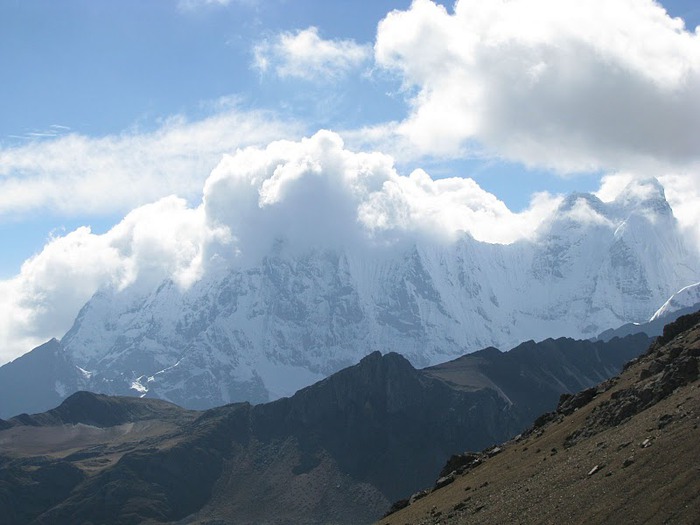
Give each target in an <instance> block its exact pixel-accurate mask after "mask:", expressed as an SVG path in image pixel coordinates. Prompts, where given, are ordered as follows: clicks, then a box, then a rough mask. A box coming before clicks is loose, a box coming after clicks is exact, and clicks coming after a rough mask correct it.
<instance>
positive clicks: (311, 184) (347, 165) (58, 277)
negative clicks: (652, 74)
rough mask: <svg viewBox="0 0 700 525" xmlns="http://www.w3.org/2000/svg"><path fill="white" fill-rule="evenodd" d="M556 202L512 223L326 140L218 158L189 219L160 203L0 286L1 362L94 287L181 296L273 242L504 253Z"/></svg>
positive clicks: (484, 198)
mask: <svg viewBox="0 0 700 525" xmlns="http://www.w3.org/2000/svg"><path fill="white" fill-rule="evenodd" d="M558 203H559V199H558V198H556V197H551V196H549V195H546V194H541V195H538V196H536V197H535V198H534V199H533V202H532V205H531V207H530V209H529V210H528V211H526V212H523V213H520V214H516V213H512V212H511V211H510V210H508V208H507V207H506V206H505V205H504V204H503V202H501V201H499V200H498V199H497V198H496V197H494V196H493V195H491V194H489V193H488V192H486V191H484V190H482V189H481V188H480V187H479V186H478V185H477V184H476V183H475V182H474V181H473V180H471V179H460V178H453V179H443V180H433V179H432V178H431V177H430V176H429V175H428V174H427V173H425V172H424V171H422V170H417V171H415V172H413V173H412V174H410V175H409V176H403V175H401V174H399V173H398V172H397V171H396V169H395V167H394V163H393V159H392V158H391V157H389V156H387V155H384V154H381V153H355V152H352V151H349V150H347V149H345V147H344V144H343V142H342V140H341V139H340V137H339V136H338V135H336V134H334V133H331V132H328V131H321V132H319V133H317V134H316V135H314V136H312V137H310V138H306V139H303V140H301V141H298V142H293V141H276V142H273V143H271V144H269V145H268V146H267V147H265V148H260V147H248V148H245V149H239V150H238V151H236V152H235V153H234V154H232V155H226V156H225V157H224V158H223V160H221V162H220V163H219V165H218V166H217V167H216V168H215V169H214V170H213V172H212V173H211V175H210V177H209V178H208V179H207V181H206V183H205V185H204V191H203V198H202V204H201V205H199V206H197V207H195V208H191V207H189V206H188V205H187V203H186V201H185V200H183V199H180V198H177V197H166V198H163V199H161V200H159V201H157V202H155V203H153V204H148V205H145V206H142V207H140V208H137V209H135V210H134V211H132V212H131V213H129V214H128V215H127V216H126V217H125V218H124V220H123V221H122V222H121V223H119V224H118V225H116V226H115V227H114V228H112V229H111V230H110V231H108V232H107V233H105V234H102V235H96V234H94V233H92V232H91V231H90V230H89V228H79V229H77V230H75V231H74V232H71V233H69V234H67V235H65V236H62V237H56V238H54V239H52V240H51V241H50V242H49V243H48V244H47V245H46V246H45V248H44V249H43V251H42V252H41V253H39V254H38V255H36V256H34V257H32V258H31V259H29V260H28V261H27V262H25V264H24V265H23V266H22V269H21V272H20V274H19V275H17V276H16V277H14V278H13V279H9V280H5V281H0V352H1V353H0V363H2V362H4V361H6V360H9V359H12V358H14V357H16V356H18V355H20V354H22V353H24V352H26V351H27V350H29V349H30V348H32V347H33V346H36V344H39V343H41V342H43V341H45V340H46V339H48V338H50V337H60V336H62V335H63V334H64V333H65V332H66V331H67V330H68V329H69V328H70V325H71V323H72V321H73V319H74V318H75V316H76V315H77V313H78V310H79V308H80V307H81V306H82V305H83V304H84V302H85V301H87V299H89V297H90V296H91V295H92V294H93V293H94V292H95V291H96V290H98V289H99V288H100V287H102V286H114V287H117V288H124V287H129V286H132V287H133V288H135V289H139V288H140V286H141V285H144V286H147V285H149V284H152V283H154V282H158V281H160V280H162V279H164V278H171V279H174V280H175V281H176V282H177V283H179V284H180V285H181V286H183V287H186V286H189V285H190V284H192V283H193V282H194V281H196V280H197V279H198V278H200V277H201V275H202V274H203V273H204V272H206V271H207V270H209V269H210V268H212V267H218V265H220V264H221V263H222V261H228V262H229V263H232V264H246V263H247V262H251V259H252V260H253V262H254V260H255V259H256V258H258V257H260V255H261V254H263V253H266V252H268V251H269V250H270V248H271V247H272V246H273V244H274V243H276V242H277V241H278V240H279V239H281V238H282V239H286V240H288V241H289V243H288V245H289V246H290V247H291V249H304V248H308V247H311V246H323V247H332V246H336V247H354V248H356V249H362V247H370V246H377V245H379V246H385V245H386V244H387V243H391V242H395V241H400V240H411V239H416V238H418V237H429V238H431V239H434V240H435V241H436V242H440V241H441V240H442V242H449V241H450V240H453V239H455V238H457V237H458V236H460V235H462V234H463V232H468V233H470V234H472V235H473V236H474V237H476V238H478V239H483V240H488V241H492V242H508V241H512V240H515V239H517V238H521V237H528V236H532V235H533V234H534V232H535V231H536V228H537V226H538V225H539V224H540V223H541V222H542V221H543V220H544V218H546V217H547V216H548V215H549V213H551V211H552V209H553V208H555V207H556V206H557V205H558Z"/></svg>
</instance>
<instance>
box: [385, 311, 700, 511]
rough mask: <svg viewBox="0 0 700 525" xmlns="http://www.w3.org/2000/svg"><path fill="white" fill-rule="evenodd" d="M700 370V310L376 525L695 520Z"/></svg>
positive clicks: (457, 462) (458, 459) (460, 459)
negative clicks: (622, 365)
mask: <svg viewBox="0 0 700 525" xmlns="http://www.w3.org/2000/svg"><path fill="white" fill-rule="evenodd" d="M699 365H700V312H697V313H695V314H691V315H686V316H682V317H680V318H679V319H678V320H677V321H675V322H674V323H672V324H670V325H667V326H666V328H665V329H664V333H663V335H662V336H661V337H660V338H659V339H658V340H657V341H656V342H655V343H654V344H653V345H652V346H651V347H650V348H649V350H648V351H647V352H646V353H645V354H644V355H642V356H640V357H638V358H636V359H634V360H633V361H631V362H630V363H628V365H626V366H625V370H624V371H623V372H622V373H621V374H620V375H619V376H616V377H614V378H611V379H609V380H607V381H605V382H603V383H600V384H599V385H597V386H596V387H593V388H590V389H586V390H584V391H582V392H579V393H578V394H575V395H564V396H562V398H561V400H560V403H559V405H558V407H557V409H556V410H555V411H553V412H550V413H547V414H543V415H542V416H541V417H539V418H538V419H537V421H536V422H535V424H534V425H533V426H532V427H531V428H529V429H528V430H527V431H525V432H523V433H522V434H521V435H518V436H516V437H515V438H514V439H512V440H511V441H509V442H507V443H504V444H502V445H501V446H499V447H497V448H498V450H499V452H498V454H495V455H494V454H493V451H494V450H495V449H487V450H484V451H482V452H477V453H475V452H469V453H462V454H457V455H454V456H453V457H452V458H451V459H450V460H449V461H448V462H447V464H446V465H445V467H444V468H443V470H442V472H441V473H440V478H438V481H437V482H436V483H435V484H434V486H433V489H429V490H425V491H423V492H421V493H419V494H420V495H421V497H420V498H418V499H414V498H410V499H403V500H401V501H399V502H397V504H396V505H394V506H393V507H392V508H391V510H393V511H394V512H392V513H391V514H390V515H388V516H386V517H385V518H384V519H382V520H381V521H380V522H379V523H381V524H382V525H394V524H404V523H421V524H437V523H443V524H448V525H455V524H466V523H507V522H511V521H513V520H516V521H517V522H519V523H525V524H528V523H560V522H561V520H562V519H566V520H567V521H570V522H572V523H579V522H590V523H638V522H639V523H641V522H653V523H669V522H674V523H695V522H696V521H697V517H698V516H700V474H699V472H700V461H699V460H698V456H697V446H698V437H699V435H698V425H699V424H700V389H699V388H698V387H699V386H700V383H699V382H700V373H699ZM445 478H448V479H449V480H450V481H449V483H446V482H445ZM404 498H406V495H404Z"/></svg>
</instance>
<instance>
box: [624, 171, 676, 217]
mask: <svg viewBox="0 0 700 525" xmlns="http://www.w3.org/2000/svg"><path fill="white" fill-rule="evenodd" d="M614 203H615V204H616V205H618V206H619V207H620V208H622V209H623V210H625V211H627V212H635V211H636V212H640V211H644V212H651V213H653V214H654V215H656V216H665V217H673V210H672V209H671V206H670V205H669V203H668V201H667V200H666V192H665V190H664V187H663V186H662V184H661V183H660V182H659V181H658V179H656V178H653V177H651V178H647V179H640V180H634V181H632V182H630V183H629V184H628V185H627V186H625V188H624V189H623V190H622V191H621V192H620V194H619V195H618V196H617V197H616V199H615V201H614Z"/></svg>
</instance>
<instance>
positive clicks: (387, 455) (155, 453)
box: [0, 334, 650, 525]
mask: <svg viewBox="0 0 700 525" xmlns="http://www.w3.org/2000/svg"><path fill="white" fill-rule="evenodd" d="M649 342H650V339H649V338H647V337H646V336H645V335H643V334H637V335H632V336H628V337H626V338H623V339H619V338H615V339H613V340H611V341H609V342H602V341H598V342H591V341H577V340H572V339H566V338H560V339H556V340H555V339H548V340H545V341H543V342H541V343H534V342H527V343H524V344H522V345H520V346H518V347H517V348H515V349H513V350H511V351H510V352H505V353H502V352H499V351H498V350H496V349H495V348H488V349H485V350H482V351H479V352H475V353H471V354H468V355H465V356H462V357H460V358H458V359H456V360H453V361H450V362H446V363H442V364H439V365H436V366H432V367H429V368H426V369H422V370H417V369H415V368H414V367H413V366H412V365H411V363H410V362H409V361H408V360H407V359H406V358H404V357H402V356H401V355H399V354H396V353H388V354H385V355H382V354H380V353H379V352H374V353H372V354H370V355H368V356H366V357H365V358H363V359H362V360H361V361H360V362H359V363H358V364H356V365H354V366H352V367H349V368H346V369H344V370H342V371H340V372H337V373H335V374H333V375H331V376H330V377H328V378H326V379H324V380H322V381H320V382H318V383H316V384H314V385H312V386H310V387H307V388H304V389H302V390H300V391H299V392H297V393H296V394H295V395H294V396H292V397H290V398H284V399H280V400H277V401H274V402H270V403H266V404H260V405H256V406H252V405H250V404H248V403H236V404H230V405H226V406H222V407H218V408H213V409H209V410H206V411H193V410H187V409H184V408H180V407H178V406H176V405H173V404H171V403H168V402H166V401H162V400H157V399H147V398H143V399H139V398H136V397H111V396H105V395H100V394H93V393H89V392H84V391H81V392H78V393H75V394H73V395H71V396H69V397H68V398H67V399H66V400H65V401H63V403H62V404H61V405H60V406H58V407H57V408H55V409H52V410H49V411H48V412H44V413H39V414H33V415H28V414H22V415H19V416H15V417H13V418H10V419H9V420H0V517H2V518H0V519H5V520H7V521H8V522H10V523H14V524H24V523H31V524H49V523H50V524H63V523H66V524H68V523H70V524H83V523H112V524H131V523H134V524H135V523H165V522H167V523H182V524H185V523H192V524H195V523H196V524H205V523H206V524H210V525H211V524H215V523H216V524H219V523H232V522H235V523H238V524H246V523H250V524H253V523H255V524H301V523H304V524H330V523H337V524H353V525H358V524H362V523H370V522H372V521H374V520H375V519H377V518H379V517H380V516H381V515H382V514H383V513H384V512H385V511H386V510H387V509H388V508H389V506H390V502H391V501H394V500H396V499H398V498H400V497H402V496H403V495H405V494H410V493H412V492H415V491H417V490H419V489H420V488H422V487H424V486H427V485H428V484H430V483H431V482H432V480H434V479H435V478H436V476H437V475H438V473H439V471H440V468H441V466H442V465H443V464H444V462H445V460H446V458H448V457H450V455H453V454H456V453H458V452H461V451H463V450H465V449H474V450H481V449H484V448H486V447H490V446H492V445H494V444H495V443H499V442H501V441H504V440H506V439H508V438H509V437H511V436H512V435H514V434H516V433H518V432H521V431H522V430H523V429H524V428H526V427H527V426H529V425H530V424H532V421H533V420H534V418H535V416H537V415H538V414H539V413H541V412H542V411H550V410H553V409H554V408H555V407H556V405H557V402H558V400H559V398H560V395H561V394H563V393H568V394H572V393H575V392H576V391H578V390H580V389H585V388H589V387H591V386H593V385H595V384H596V383H598V382H599V381H601V380H604V379H607V378H608V377H610V376H611V375H612V374H614V373H616V372H618V371H619V370H620V369H621V368H622V365H623V363H625V362H626V361H628V360H629V359H631V358H634V357H635V356H638V355H639V354H641V353H643V352H644V350H645V349H646V348H647V347H648V345H649ZM56 348H60V345H59V343H58V342H56V341H54V342H52V343H49V344H48V345H47V346H46V348H44V351H45V352H46V353H47V354H50V353H51V352H53V350H55V349H56Z"/></svg>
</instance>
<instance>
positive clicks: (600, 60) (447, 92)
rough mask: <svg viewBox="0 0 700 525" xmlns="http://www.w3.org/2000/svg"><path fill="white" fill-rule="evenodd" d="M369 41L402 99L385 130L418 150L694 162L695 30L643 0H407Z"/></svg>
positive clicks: (565, 161)
mask: <svg viewBox="0 0 700 525" xmlns="http://www.w3.org/2000/svg"><path fill="white" fill-rule="evenodd" d="M374 51H375V60H376V63H377V64H378V65H379V66H380V67H383V68H386V69H389V70H392V71H395V72H396V73H397V74H398V75H399V76H400V78H401V80H402V81H403V84H404V88H405V89H406V92H407V94H408V97H409V102H410V114H409V116H408V117H407V118H406V119H405V120H403V121H402V122H400V123H398V124H397V125H396V126H393V127H388V128H385V130H384V131H386V132H393V133H397V134H399V135H400V136H402V137H404V138H406V139H407V140H409V141H410V142H411V143H412V144H413V145H414V147H415V148H417V149H418V150H419V151H421V152H422V153H426V154H437V155H454V154H461V153H463V152H464V149H465V148H483V149H484V150H485V151H487V152H489V153H490V154H491V155H495V156H499V157H505V158H508V159H510V160H515V161H519V162H523V163H525V164H527V165H536V166H543V167H548V168H552V169H555V170H558V171H561V172H575V171H585V170H598V169H603V170H623V169H634V168H636V167H639V166H648V165H649V164H653V165H655V166H656V167H657V168H658V169H659V170H661V169H663V168H666V167H668V166H676V167H677V166H688V165H691V164H694V163H695V164H696V165H697V163H698V162H699V161H700V149H698V147H697V145H698V143H697V137H698V136H700V33H698V32H697V31H696V32H695V33H692V32H689V31H688V30H686V28H685V27H684V24H683V21H682V20H681V19H678V18H675V19H674V18H671V17H670V16H669V15H668V14H667V13H666V12H665V10H664V9H663V8H662V7H661V5H660V4H658V3H656V2H654V1H653V0H619V1H616V2H609V1H607V0H588V1H586V2H581V1H579V0H511V1H494V2H483V1H480V0H458V1H457V2H456V4H455V6H454V11H453V12H448V11H447V10H446V9H445V8H444V7H443V6H440V5H436V4H434V3H433V2H431V1H429V0H414V2H413V4H412V5H411V7H410V9H408V10H405V11H394V12H392V13H390V14H389V15H388V16H387V17H386V18H385V19H384V20H383V21H382V22H381V23H380V24H379V27H378V31H377V39H376V43H375V48H374Z"/></svg>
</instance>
